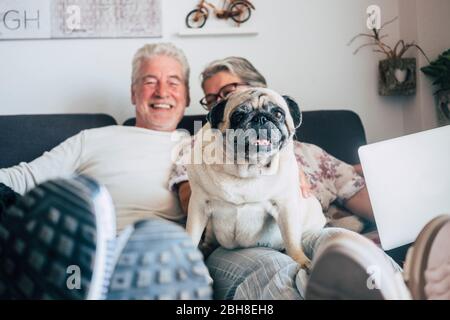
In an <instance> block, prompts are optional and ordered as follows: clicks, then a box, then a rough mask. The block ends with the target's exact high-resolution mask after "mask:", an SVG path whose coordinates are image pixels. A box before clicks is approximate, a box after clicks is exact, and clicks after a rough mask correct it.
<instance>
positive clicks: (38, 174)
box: [0, 43, 211, 299]
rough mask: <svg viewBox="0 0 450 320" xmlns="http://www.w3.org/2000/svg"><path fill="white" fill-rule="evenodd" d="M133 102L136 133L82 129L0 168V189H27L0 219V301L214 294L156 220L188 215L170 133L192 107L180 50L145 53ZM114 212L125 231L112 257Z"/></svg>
mask: <svg viewBox="0 0 450 320" xmlns="http://www.w3.org/2000/svg"><path fill="white" fill-rule="evenodd" d="M131 100H132V103H133V105H134V106H135V108H136V126H135V127H124V126H110V127H105V128H99V129H91V130H85V131H82V132H81V133H79V134H77V135H75V136H73V137H71V138H69V139H68V140H66V141H65V142H63V143H61V144H60V145H59V146H57V147H55V148H54V149H53V150H51V151H50V152H47V153H45V154H44V155H43V156H41V157H39V158H37V159H35V160H34V161H32V162H30V163H21V164H19V165H17V166H14V167H11V168H7V169H2V170H0V183H3V184H4V185H6V186H8V187H9V188H11V189H12V190H14V191H15V192H17V193H19V194H25V193H27V192H28V193H27V194H26V195H25V197H23V198H21V199H20V200H19V201H18V203H17V205H16V206H13V207H10V208H9V209H8V210H7V211H6V214H5V217H4V218H3V219H2V220H1V224H0V256H1V257H0V261H1V262H0V296H1V295H3V297H4V298H5V297H13V298H17V297H18V298H35V299H40V298H93V299H99V298H104V297H105V296H106V297H107V298H113V299H116V298H138V299H144V298H172V299H178V298H190V299H194V298H203V299H204V298H209V297H210V295H211V289H210V286H209V283H208V282H209V281H208V279H209V278H208V274H207V269H206V267H205V266H204V264H203V262H202V259H201V258H202V256H201V254H200V253H199V252H198V251H197V249H196V248H193V246H192V244H191V242H190V239H188V238H187V236H186V235H185V234H184V233H183V231H182V229H181V228H179V227H178V226H173V224H169V223H167V222H164V221H163V220H162V219H155V218H164V219H168V220H172V221H180V220H182V219H183V218H184V215H183V213H182V211H181V210H180V208H179V205H178V201H177V199H176V196H175V195H174V194H173V193H172V192H171V191H170V190H169V188H168V180H169V175H170V172H171V170H172V162H171V161H170V160H171V158H170V156H171V151H172V148H173V147H174V142H173V141H172V139H171V133H172V132H173V131H174V130H175V129H176V126H177V124H178V122H179V121H180V120H181V118H182V117H183V115H184V111H185V108H186V107H187V106H188V105H189V66H188V62H187V59H186V57H185V55H184V54H183V52H182V51H181V50H179V49H178V48H176V47H175V46H173V45H171V44H167V43H160V44H151V45H145V46H144V47H142V48H140V49H139V50H138V51H137V53H136V54H135V56H134V59H133V71H132V84H131ZM72 175H78V176H80V175H81V177H78V178H70V177H71V176H72ZM87 177H90V178H87ZM93 179H95V181H94V180H93ZM97 182H98V184H97ZM101 186H104V187H105V188H106V189H104V188H103V187H101ZM106 190H107V191H108V192H106ZM109 194H110V195H111V198H112V203H111V200H110V198H109ZM114 212H115V213H116V215H115V218H116V219H117V230H119V231H122V230H123V232H122V233H121V236H120V237H119V238H118V240H117V245H116V246H115V248H116V250H115V252H114V253H113V252H112V250H111V247H112V245H111V242H112V241H113V240H115V219H114ZM146 219H147V221H145V222H143V221H142V220H146ZM127 226H130V227H128V228H125V227H127ZM180 250H181V251H180ZM180 252H182V253H185V256H182V255H180V254H179V253H180ZM77 268H78V269H77ZM77 272H78V273H77ZM111 274H112V275H111ZM109 279H111V283H110V284H109V285H108V283H109ZM153 279H156V281H155V280H153Z"/></svg>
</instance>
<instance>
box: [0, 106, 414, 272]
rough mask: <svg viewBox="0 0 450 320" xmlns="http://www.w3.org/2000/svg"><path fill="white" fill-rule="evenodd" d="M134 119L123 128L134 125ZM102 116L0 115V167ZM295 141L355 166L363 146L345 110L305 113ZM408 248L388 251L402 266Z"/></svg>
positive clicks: (359, 129) (99, 122) (104, 118)
mask: <svg viewBox="0 0 450 320" xmlns="http://www.w3.org/2000/svg"><path fill="white" fill-rule="evenodd" d="M194 121H202V122H203V123H204V122H205V121H206V120H205V116H204V115H192V116H185V117H184V118H183V119H182V121H181V122H180V124H179V126H178V127H179V128H183V129H186V130H189V132H190V133H191V134H192V133H194ZM134 122H135V119H134V118H132V119H129V120H127V121H126V122H125V123H124V125H134ZM115 124H117V122H116V121H115V119H114V118H112V117H111V116H109V115H106V114H56V115H55V114H48V115H8V116H0V168H6V167H10V166H12V165H15V164H18V163H19V162H22V161H26V162H28V161H31V160H33V159H34V158H36V157H38V156H40V155H41V154H42V153H44V152H45V151H49V150H50V149H52V148H53V147H55V146H56V145H58V144H59V143H61V142H62V141H64V140H65V139H67V138H69V137H71V136H73V135H74V134H76V133H78V132H80V131H81V130H83V129H90V128H96V127H103V126H109V125H115ZM296 138H297V139H299V140H301V141H303V142H309V143H313V144H316V145H318V146H320V147H322V148H323V149H325V150H326V151H327V152H329V153H330V154H332V155H333V156H335V157H337V158H338V159H341V160H343V161H345V162H347V163H350V164H357V163H359V157H358V148H359V147H360V146H362V145H364V144H366V136H365V132H364V127H363V124H362V122H361V120H360V118H359V116H358V115H357V114H356V113H354V112H353V111H348V110H320V111H305V112H304V113H303V123H302V125H301V126H300V128H299V129H298V130H297V133H296ZM407 248H408V246H404V247H401V248H398V249H396V250H392V251H389V252H388V254H390V255H391V256H392V257H393V258H394V259H395V260H396V261H397V262H399V263H400V264H402V263H403V261H404V257H405V254H406V249H407Z"/></svg>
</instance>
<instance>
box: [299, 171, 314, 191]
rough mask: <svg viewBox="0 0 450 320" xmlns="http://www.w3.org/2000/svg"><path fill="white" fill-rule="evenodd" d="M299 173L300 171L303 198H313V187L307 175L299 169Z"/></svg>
mask: <svg viewBox="0 0 450 320" xmlns="http://www.w3.org/2000/svg"><path fill="white" fill-rule="evenodd" d="M299 171H300V190H301V192H302V196H303V198H309V197H310V196H312V191H311V185H310V184H309V182H308V179H306V175H305V173H304V172H303V170H302V169H301V168H299Z"/></svg>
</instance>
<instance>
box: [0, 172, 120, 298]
mask: <svg viewBox="0 0 450 320" xmlns="http://www.w3.org/2000/svg"><path fill="white" fill-rule="evenodd" d="M114 221H115V220H114V211H113V208H112V202H111V199H110V197H109V194H108V192H107V191H106V190H105V189H104V188H102V187H100V186H99V185H98V184H96V183H95V182H94V181H92V180H90V179H88V178H84V177H78V178H76V179H72V180H53V181H49V182H46V183H43V184H41V185H40V186H38V187H36V188H34V189H33V190H31V191H30V192H29V193H27V194H26V195H25V196H24V197H22V198H21V199H20V200H19V201H18V203H17V204H16V205H15V206H13V207H11V208H9V209H8V210H7V212H6V217H5V219H4V222H3V223H2V224H0V251H1V252H0V256H1V262H0V288H1V287H3V288H4V290H5V291H7V292H6V294H7V295H9V296H10V297H12V298H14V299H101V298H103V297H104V296H105V294H106V287H107V285H108V278H109V276H108V272H109V274H110V273H111V269H112V268H111V261H112V257H113V253H112V246H113V242H114V239H115V223H114ZM2 274H3V277H2V276H1V275H2ZM3 297H5V295H3Z"/></svg>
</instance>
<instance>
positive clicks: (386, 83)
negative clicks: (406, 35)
mask: <svg viewBox="0 0 450 320" xmlns="http://www.w3.org/2000/svg"><path fill="white" fill-rule="evenodd" d="M397 19H398V17H395V18H394V19H392V20H390V21H388V22H386V23H384V24H383V25H382V26H381V27H380V29H376V28H373V29H371V31H372V33H371V34H369V33H360V34H358V35H356V36H355V37H353V39H351V40H350V42H349V43H348V45H351V44H352V43H353V42H354V41H355V40H356V39H358V38H367V39H368V40H370V42H368V43H364V44H362V45H360V46H359V47H358V48H357V49H356V50H355V51H354V52H353V54H357V53H358V51H359V50H361V49H362V48H364V47H375V48H374V49H373V51H374V52H378V53H382V54H383V55H384V56H385V59H384V60H382V61H380V62H379V65H378V69H379V80H378V92H379V94H380V95H382V96H392V95H413V94H415V93H416V59H415V58H403V55H404V54H405V53H406V52H407V51H408V50H409V49H411V48H417V49H418V50H419V51H420V52H421V53H422V54H423V55H424V56H425V58H426V59H427V60H428V57H427V56H426V54H425V52H424V51H423V50H422V48H420V47H419V46H418V45H417V44H415V43H414V42H410V43H405V41H404V40H399V41H397V43H396V44H395V45H394V46H393V47H391V46H389V45H388V44H387V43H386V42H384V41H383V39H384V38H386V37H387V36H388V35H387V34H384V35H382V34H381V33H382V30H383V28H384V27H385V26H387V25H388V24H390V23H392V22H394V21H395V20H397ZM428 61H429V60H428Z"/></svg>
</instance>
